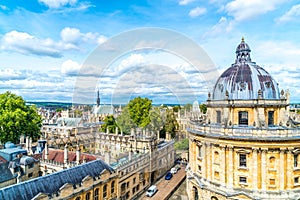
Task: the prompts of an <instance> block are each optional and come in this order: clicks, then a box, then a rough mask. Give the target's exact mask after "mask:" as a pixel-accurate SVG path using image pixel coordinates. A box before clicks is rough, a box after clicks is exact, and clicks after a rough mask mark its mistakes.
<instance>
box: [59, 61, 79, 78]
mask: <svg viewBox="0 0 300 200" xmlns="http://www.w3.org/2000/svg"><path fill="white" fill-rule="evenodd" d="M80 68H81V65H80V64H78V63H77V62H75V61H73V60H67V61H65V62H63V63H62V65H61V73H63V74H65V75H68V76H74V75H77V73H78V71H79V70H80Z"/></svg>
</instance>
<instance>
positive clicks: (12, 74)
mask: <svg viewBox="0 0 300 200" xmlns="http://www.w3.org/2000/svg"><path fill="white" fill-rule="evenodd" d="M25 78H26V75H25V74H24V73H22V71H19V70H14V69H0V80H2V81H3V80H14V79H25Z"/></svg>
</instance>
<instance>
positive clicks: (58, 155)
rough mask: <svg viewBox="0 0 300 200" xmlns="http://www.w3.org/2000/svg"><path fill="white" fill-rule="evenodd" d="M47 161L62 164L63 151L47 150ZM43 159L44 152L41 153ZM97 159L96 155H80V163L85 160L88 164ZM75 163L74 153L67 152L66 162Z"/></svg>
mask: <svg viewBox="0 0 300 200" xmlns="http://www.w3.org/2000/svg"><path fill="white" fill-rule="evenodd" d="M48 153H49V155H48V160H53V161H56V162H60V163H63V162H64V150H61V149H51V148H49V150H48ZM44 157H45V150H44V151H43V158H44ZM97 158H99V157H98V156H96V155H91V154H86V153H81V156H80V161H79V162H80V163H82V162H83V159H85V161H86V162H90V161H93V160H96V159H97ZM75 161H76V152H73V151H68V162H75Z"/></svg>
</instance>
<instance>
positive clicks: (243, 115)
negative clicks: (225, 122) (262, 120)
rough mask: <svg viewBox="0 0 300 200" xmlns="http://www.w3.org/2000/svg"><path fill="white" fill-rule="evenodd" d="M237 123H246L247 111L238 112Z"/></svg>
mask: <svg viewBox="0 0 300 200" xmlns="http://www.w3.org/2000/svg"><path fill="white" fill-rule="evenodd" d="M239 125H248V112H246V111H240V112H239Z"/></svg>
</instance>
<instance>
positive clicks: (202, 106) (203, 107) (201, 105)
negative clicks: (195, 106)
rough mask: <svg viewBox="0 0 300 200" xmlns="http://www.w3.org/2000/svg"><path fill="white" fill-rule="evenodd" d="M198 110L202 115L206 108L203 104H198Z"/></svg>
mask: <svg viewBox="0 0 300 200" xmlns="http://www.w3.org/2000/svg"><path fill="white" fill-rule="evenodd" d="M199 108H200V111H201V112H202V113H203V114H205V113H206V112H207V106H206V105H205V104H200V106H199Z"/></svg>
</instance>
